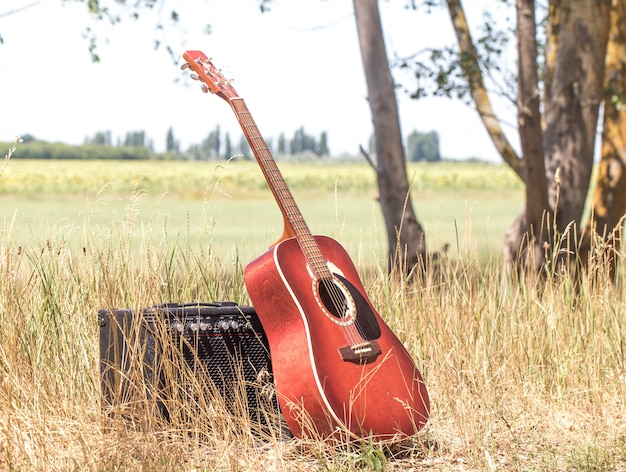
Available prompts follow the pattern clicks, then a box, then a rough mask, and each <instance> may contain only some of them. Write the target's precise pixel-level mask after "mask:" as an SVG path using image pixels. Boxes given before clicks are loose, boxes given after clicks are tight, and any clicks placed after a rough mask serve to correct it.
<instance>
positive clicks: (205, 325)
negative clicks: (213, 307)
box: [200, 321, 209, 331]
mask: <svg viewBox="0 0 626 472" xmlns="http://www.w3.org/2000/svg"><path fill="white" fill-rule="evenodd" d="M208 327H209V325H208V323H205V322H204V321H203V322H202V323H200V331H206V330H207V328H208Z"/></svg>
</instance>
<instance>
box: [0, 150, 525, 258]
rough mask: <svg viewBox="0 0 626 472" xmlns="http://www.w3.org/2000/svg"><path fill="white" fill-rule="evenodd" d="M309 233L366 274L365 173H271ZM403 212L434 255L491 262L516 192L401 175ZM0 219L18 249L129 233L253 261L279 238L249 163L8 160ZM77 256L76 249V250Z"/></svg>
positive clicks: (451, 176) (373, 228) (510, 181)
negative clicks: (406, 188)
mask: <svg viewBox="0 0 626 472" xmlns="http://www.w3.org/2000/svg"><path fill="white" fill-rule="evenodd" d="M281 169H282V170H283V173H284V176H285V179H286V180H287V182H288V184H289V185H290V188H291V189H292V192H293V193H294V196H295V198H296V201H297V202H298V203H299V205H300V208H301V210H302V213H303V214H304V216H305V218H306V220H307V222H308V224H309V226H310V228H311V230H312V231H313V232H314V233H319V234H326V235H329V236H331V237H333V238H335V239H337V240H338V241H339V242H341V243H342V244H343V245H344V246H345V247H346V248H347V249H348V250H349V252H350V253H351V254H352V256H353V257H354V258H355V259H357V260H358V261H360V263H361V264H364V265H367V266H371V265H376V263H377V261H378V260H380V258H381V257H383V254H384V251H385V250H386V244H387V242H386V240H385V238H386V236H385V229H384V226H383V222H382V215H381V212H380V207H379V205H378V204H377V202H376V196H377V189H376V183H375V175H374V172H373V170H372V169H371V168H370V167H368V166H367V165H366V164H365V163H363V164H326V163H324V164H319V165H316V164H310V163H298V164H296V163H284V164H281ZM409 176H410V179H411V181H412V183H413V186H412V188H413V205H414V209H415V211H416V213H417V216H418V219H419V220H420V222H421V223H422V225H423V226H424V228H425V230H426V234H427V238H428V242H429V244H430V246H431V248H432V249H433V250H435V249H438V248H439V247H440V246H441V245H443V244H444V243H448V244H449V245H450V248H451V250H450V253H451V255H456V254H458V253H459V252H460V253H461V254H462V255H463V256H468V255H469V256H471V257H479V258H480V259H481V260H482V261H485V260H488V259H489V258H490V257H495V258H496V259H497V258H498V257H499V254H500V247H501V241H502V237H503V233H504V230H505V229H506V228H507V227H508V225H510V224H511V222H512V221H513V219H514V218H515V216H516V215H517V213H518V212H519V210H520V208H521V203H522V195H523V194H522V189H521V186H520V184H519V182H518V181H517V180H516V178H515V176H514V175H513V173H512V172H511V171H510V170H508V169H507V168H506V167H505V166H496V165H486V164H468V163H458V164H456V163H444V164H431V165H411V166H410V167H409ZM0 216H1V217H2V218H3V224H4V226H5V232H7V231H8V232H9V233H10V234H11V239H12V240H13V242H15V243H17V244H20V245H24V246H26V245H28V244H41V243H42V241H44V240H45V239H46V238H49V237H50V236H51V233H52V234H53V235H54V236H55V237H57V238H62V237H63V233H65V234H67V236H68V237H69V236H70V235H73V236H74V237H78V235H84V234H85V232H88V233H91V234H97V235H100V236H104V235H107V234H108V233H109V232H110V231H112V229H114V228H115V227H116V226H118V225H120V224H124V225H126V226H129V225H130V226H132V235H133V238H134V241H135V243H139V242H141V241H143V240H144V239H145V238H146V237H147V236H149V237H150V238H151V240H152V242H158V241H161V240H162V239H163V238H167V239H168V240H170V241H174V240H177V239H180V238H182V239H183V240H185V241H194V242H198V243H199V244H205V245H206V244H211V245H212V247H213V250H214V251H216V252H217V253H218V254H221V255H223V256H224V257H230V256H231V255H232V254H233V253H234V252H235V251H236V252H237V253H238V254H239V255H240V256H241V257H242V258H250V257H253V256H255V255H258V254H260V253H261V252H263V251H264V249H265V248H267V247H268V246H269V245H270V244H271V243H272V242H273V241H275V240H276V239H277V238H278V236H280V234H281V232H282V225H283V224H282V220H281V216H280V213H279V211H278V207H277V205H276V203H275V202H274V201H273V199H272V196H271V193H270V192H269V190H268V189H267V187H266V185H265V183H264V181H263V177H262V174H261V172H260V170H259V168H258V167H257V166H256V164H255V163H254V162H214V161H213V162H172V161H166V162H149V161H140V162H125V161H113V162H108V161H87V162H76V161H21V160H13V161H12V162H11V163H10V166H9V167H8V168H7V169H6V171H5V174H4V175H3V176H2V178H1V179H0ZM76 243H77V244H80V241H77V242H76Z"/></svg>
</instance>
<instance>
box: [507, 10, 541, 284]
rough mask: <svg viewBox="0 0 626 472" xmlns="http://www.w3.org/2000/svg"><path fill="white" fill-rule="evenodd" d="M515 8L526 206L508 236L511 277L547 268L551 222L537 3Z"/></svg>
mask: <svg viewBox="0 0 626 472" xmlns="http://www.w3.org/2000/svg"><path fill="white" fill-rule="evenodd" d="M516 8H517V51H518V58H519V73H518V92H517V117H518V126H519V136H520V142H521V145H522V155H523V156H524V167H523V169H524V174H525V179H524V180H525V182H526V202H525V208H524V211H523V212H522V214H521V215H520V216H519V217H518V219H517V221H516V222H515V224H514V225H513V226H512V227H511V228H510V229H509V231H507V233H506V234H505V243H504V262H505V265H506V267H507V271H508V272H510V273H511V272H519V271H520V270H526V269H532V270H533V271H534V272H537V271H539V269H540V268H541V267H542V266H543V265H544V263H545V253H544V247H545V243H547V242H548V225H547V222H548V221H549V212H548V208H549V207H548V186H547V183H546V178H545V175H546V170H545V165H544V161H543V156H544V151H543V145H542V134H543V131H542V129H541V112H540V111H539V102H540V97H539V77H538V75H537V40H536V37H537V25H536V22H535V2H534V0H517V2H516Z"/></svg>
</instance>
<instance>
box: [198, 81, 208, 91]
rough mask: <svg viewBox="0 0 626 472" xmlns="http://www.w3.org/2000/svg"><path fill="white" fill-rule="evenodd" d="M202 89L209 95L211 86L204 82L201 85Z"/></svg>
mask: <svg viewBox="0 0 626 472" xmlns="http://www.w3.org/2000/svg"><path fill="white" fill-rule="evenodd" d="M200 89H201V90H202V91H203V92H204V93H209V86H208V85H207V84H205V83H204V82H202V84H201V85H200Z"/></svg>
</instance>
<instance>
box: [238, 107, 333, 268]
mask: <svg viewBox="0 0 626 472" xmlns="http://www.w3.org/2000/svg"><path fill="white" fill-rule="evenodd" d="M230 104H231V106H232V108H233V110H234V112H235V115H236V116H237V120H238V121H239V124H240V125H241V129H242V131H243V134H244V135H245V137H246V139H247V140H248V143H249V144H250V148H251V149H252V152H253V153H254V157H255V158H256V160H257V162H258V163H259V166H260V167H261V171H262V172H263V175H264V176H265V180H266V181H267V184H268V185H269V187H270V189H271V191H272V194H273V195H274V198H275V199H276V202H277V203H278V206H279V208H280V210H281V212H282V214H283V216H284V218H285V224H288V225H289V226H290V228H291V229H292V231H293V233H294V234H295V235H296V239H297V240H298V243H299V245H300V247H301V248H302V252H303V253H304V255H305V256H306V258H307V261H308V263H309V266H310V267H311V270H312V271H313V274H314V275H315V276H316V277H317V278H319V279H330V278H331V277H332V274H331V273H330V270H329V269H328V266H327V265H326V260H325V259H324V256H323V255H322V253H321V252H320V249H319V246H318V245H317V242H316V241H315V239H314V238H313V235H312V234H311V231H310V229H309V227H308V225H307V224H306V222H305V221H304V217H303V216H302V213H301V212H300V209H299V208H298V204H297V203H296V201H295V199H294V198H293V195H292V194H291V191H290V190H289V187H287V182H285V179H284V178H283V175H282V173H281V172H280V169H279V168H278V166H277V165H276V161H275V160H274V157H273V156H272V153H271V152H270V150H269V148H268V147H267V144H266V142H265V139H263V136H262V135H261V132H260V131H259V129H258V128H257V126H256V123H255V122H254V119H253V118H252V115H251V114H250V111H249V110H248V107H247V106H246V103H245V102H244V100H243V99H242V98H239V97H237V98H233V99H232V100H231V101H230Z"/></svg>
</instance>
